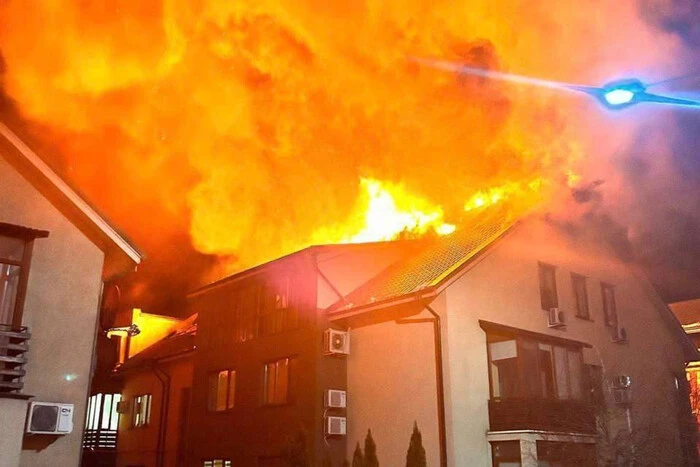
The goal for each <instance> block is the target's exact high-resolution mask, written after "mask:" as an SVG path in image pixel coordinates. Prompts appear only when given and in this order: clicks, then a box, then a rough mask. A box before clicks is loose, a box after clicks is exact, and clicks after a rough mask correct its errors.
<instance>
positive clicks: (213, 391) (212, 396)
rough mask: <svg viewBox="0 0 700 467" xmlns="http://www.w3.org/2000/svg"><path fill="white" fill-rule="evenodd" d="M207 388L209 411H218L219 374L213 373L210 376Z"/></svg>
mask: <svg viewBox="0 0 700 467" xmlns="http://www.w3.org/2000/svg"><path fill="white" fill-rule="evenodd" d="M208 383H209V384H208V387H207V410H209V411H210V412H214V411H215V410H216V397H217V393H218V388H219V374H218V373H213V374H210V375H209V381H208Z"/></svg>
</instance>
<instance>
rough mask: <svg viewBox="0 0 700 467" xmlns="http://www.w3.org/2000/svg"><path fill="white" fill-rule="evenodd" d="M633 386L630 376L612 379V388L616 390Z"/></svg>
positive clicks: (619, 376)
mask: <svg viewBox="0 0 700 467" xmlns="http://www.w3.org/2000/svg"><path fill="white" fill-rule="evenodd" d="M631 385H632V378H630V377H629V375H615V376H613V377H612V387H613V388H615V389H627V388H628V387H630V386H631Z"/></svg>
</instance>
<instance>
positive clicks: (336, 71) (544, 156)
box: [0, 0, 697, 301]
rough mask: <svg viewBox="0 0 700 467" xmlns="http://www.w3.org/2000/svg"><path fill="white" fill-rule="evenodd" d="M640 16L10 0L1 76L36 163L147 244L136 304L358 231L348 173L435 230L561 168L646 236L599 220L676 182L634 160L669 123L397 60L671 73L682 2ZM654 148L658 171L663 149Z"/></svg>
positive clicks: (577, 7)
mask: <svg viewBox="0 0 700 467" xmlns="http://www.w3.org/2000/svg"><path fill="white" fill-rule="evenodd" d="M653 3H654V5H652V6H649V7H645V8H640V4H638V3H636V2H634V1H631V0H626V1H617V2H610V1H608V0H598V1H591V2H573V1H570V2H569V1H565V2H550V1H544V0H542V1H539V2H532V1H525V0H507V1H501V2H492V1H490V0H479V1H473V2H468V4H464V5H461V6H456V5H455V3H454V2H447V1H442V2H430V3H429V4H426V3H425V2H422V1H417V0H416V1H405V0H402V1H397V2H386V1H384V2H379V1H376V2H370V1H346V2H318V1H315V0H305V1H302V2H299V1H294V2H291V1H283V0H276V1H255V2H252V1H251V2H232V3H226V2H223V3H222V2H216V1H211V2H186V1H177V0H172V1H165V2H163V3H158V2H127V1H120V2H111V3H110V4H109V5H110V6H101V5H93V4H88V3H75V2H69V1H66V2H40V3H36V4H33V5H27V4H26V2H20V1H13V0H4V1H0V51H1V53H2V56H3V57H4V61H5V71H4V72H3V73H2V75H0V80H1V81H0V84H1V85H2V87H3V90H4V92H5V93H6V94H7V96H8V97H9V99H11V100H12V101H14V103H15V105H16V108H17V109H18V111H19V113H21V116H22V118H23V120H24V121H25V122H28V125H27V127H26V133H27V134H28V135H29V137H30V138H32V140H33V141H34V142H35V144H36V145H37V146H39V147H41V148H44V150H42V154H43V155H45V157H47V158H49V159H51V162H52V163H53V164H54V165H56V166H57V167H58V168H59V170H60V171H61V172H62V173H63V174H64V175H65V176H66V177H67V178H68V179H69V180H70V181H72V182H73V183H74V184H75V185H77V186H79V187H80V188H81V189H82V191H83V192H85V194H86V195H87V197H88V198H90V199H92V200H93V201H94V203H95V204H97V205H98V206H99V207H100V208H101V209H102V210H103V211H105V212H106V213H107V214H108V216H109V217H110V218H112V219H113V220H114V221H115V222H116V223H117V224H119V225H121V226H122V227H123V228H124V229H125V230H126V231H127V232H128V233H129V234H130V235H131V236H132V237H133V238H134V239H135V240H136V242H137V243H138V244H140V245H141V246H142V247H143V248H144V249H145V250H146V251H147V252H148V254H149V256H150V258H151V260H150V264H147V265H145V266H144V271H142V276H141V279H140V280H141V282H140V283H139V284H138V287H134V288H133V289H132V290H133V291H134V295H133V297H134V299H135V300H137V301H139V300H141V301H144V300H148V298H149V297H148V294H149V293H152V291H154V290H157V291H158V295H161V296H162V295H167V293H165V294H164V293H163V285H162V284H175V287H174V288H173V289H172V290H183V289H185V288H186V287H185V285H184V284H188V285H192V284H193V283H194V282H196V280H203V279H202V277H201V276H200V275H201V273H202V272H203V271H211V266H212V265H213V264H214V263H215V262H216V259H217V258H224V259H225V264H226V265H227V269H226V270H227V271H230V270H231V269H230V267H231V265H233V267H234V268H240V267H246V266H249V265H251V264H255V263H258V262H260V261H264V260H266V259H270V258H274V257H276V256H279V255H281V254H284V253H288V252H290V251H293V250H295V249H298V248H300V247H303V246H305V245H307V244H308V243H309V242H310V241H314V242H318V241H335V240H336V239H337V238H341V237H342V236H344V235H347V234H348V233H352V232H349V230H350V231H351V230H352V229H353V228H354V227H355V226H354V224H353V222H354V217H353V216H354V215H355V209H356V203H357V199H358V194H359V178H360V177H363V176H364V177H367V176H369V177H374V178H377V179H380V180H386V181H391V182H400V183H402V184H404V186H405V187H406V189H407V190H408V191H410V192H412V193H415V194H416V195H419V196H422V197H425V198H426V199H429V200H430V201H431V202H433V203H436V204H439V205H441V206H443V208H444V210H445V213H446V217H447V219H446V220H448V221H450V216H452V217H453V218H454V219H457V218H458V213H459V212H460V210H461V207H462V205H463V203H464V201H465V200H467V199H468V198H469V197H470V196H471V195H472V194H473V193H474V192H476V191H477V190H481V189H485V188H488V187H490V186H494V185H500V184H503V183H506V182H519V181H527V180H531V179H533V178H535V177H541V178H543V179H545V180H547V181H548V183H547V184H546V187H545V188H544V190H545V191H547V193H548V194H549V195H552V196H554V195H555V194H556V193H557V191H556V189H555V187H557V186H559V185H560V184H561V181H562V180H564V179H565V177H566V173H567V172H568V171H569V170H572V171H574V172H577V173H580V174H581V175H582V176H583V182H582V183H588V182H590V181H592V180H597V179H605V180H606V183H605V184H603V185H601V186H600V187H599V188H598V189H599V190H601V192H602V193H603V195H602V197H603V199H602V200H601V201H600V202H599V203H598V204H597V206H599V207H597V208H596V209H599V210H601V212H602V213H603V214H600V215H605V216H607V218H609V219H614V222H617V223H619V224H620V225H621V226H625V227H623V228H624V229H626V231H630V232H633V233H636V237H634V236H633V237H634V238H633V240H635V239H637V240H638V239H640V238H643V236H644V235H651V234H650V233H649V232H654V230H653V229H649V228H646V227H644V226H650V225H651V223H650V222H648V221H647V219H648V218H649V216H648V215H647V213H645V212H641V211H639V210H637V211H632V212H640V214H638V215H633V214H629V215H628V214H625V216H617V215H616V214H614V213H615V212H624V210H621V209H619V206H623V205H624V206H638V205H639V203H636V202H635V200H636V199H637V198H636V196H637V195H636V193H637V187H636V186H635V184H634V183H633V180H632V177H634V176H635V175H634V173H635V170H637V171H644V170H649V171H650V172H649V174H650V175H640V174H638V175H636V176H646V177H649V178H652V179H653V180H654V181H656V182H658V184H659V186H660V185H663V184H664V183H666V184H667V185H668V184H672V179H663V180H661V179H659V178H657V177H656V176H655V175H654V174H656V173H657V172H656V170H657V167H656V166H653V167H652V168H650V169H644V167H646V166H645V164H652V165H653V164H654V162H653V161H651V162H650V161H649V160H648V159H653V157H649V158H644V157H641V156H640V155H639V154H638V152H636V151H635V150H631V149H630V148H632V149H634V148H637V147H646V146H644V145H643V144H642V143H641V142H640V141H639V139H638V138H636V137H635V135H636V134H638V133H637V131H638V130H639V129H640V128H643V129H644V130H645V131H644V133H643V134H648V133H650V132H649V131H647V130H648V128H652V129H655V128H657V126H656V125H657V124H658V123H659V122H661V121H663V120H664V119H666V117H668V118H670V119H675V118H683V117H678V116H676V115H675V114H669V113H664V114H663V115H664V118H661V117H659V116H657V115H656V114H654V112H653V111H641V112H637V111H631V112H629V113H627V114H625V115H622V114H619V115H610V114H606V113H605V112H603V111H602V110H601V109H600V108H598V107H597V106H596V104H595V103H594V102H589V101H587V100H585V99H578V98H575V97H571V96H561V95H558V94H556V93H552V92H551V91H549V90H533V89H530V88H523V87H517V86H504V85H502V84H499V83H493V82H489V81H487V80H484V79H480V78H466V77H456V76H454V75H450V74H447V73H442V72H438V71H435V70H426V69H422V68H421V67H420V66H418V65H417V64H415V63H411V62H410V61H409V60H407V57H409V56H425V57H439V58H441V59H447V60H455V61H459V62H462V63H465V64H468V65H472V66H482V67H489V68H494V69H502V70H507V71H512V72H518V73H523V74H526V75H531V76H539V77H542V78H546V79H556V80H563V81H567V82H580V83H587V84H596V83H602V82H604V81H606V80H608V79H612V78H617V77H620V76H624V75H627V74H635V73H638V72H639V73H642V74H643V76H642V78H649V79H658V78H663V77H664V76H666V75H668V74H669V73H676V72H682V71H683V70H684V68H685V67H684V63H682V62H677V58H678V57H679V56H684V55H683V54H686V53H688V52H687V50H688V47H689V45H692V44H693V43H694V42H693V39H690V37H691V35H690V33H688V32H687V31H694V30H696V29H697V28H696V27H693V25H690V26H688V25H685V26H684V25H683V24H684V23H683V20H684V18H685V21H686V23H687V22H688V19H687V18H688V15H677V14H674V13H672V12H673V11H675V10H673V9H669V8H667V7H668V6H669V5H675V4H678V5H681V2H675V3H673V2H666V3H663V4H661V3H659V2H653ZM689 4H690V5H691V8H692V2H690V3H689ZM681 6H682V5H681ZM640 13H641V14H640ZM679 25H680V26H679ZM49 32H50V33H49ZM678 34H680V35H681V36H683V37H684V38H686V43H683V42H682V41H681V40H680V39H678V37H679V36H678ZM0 69H2V68H0ZM6 107H7V106H6ZM6 112H9V113H12V112H11V111H10V110H6ZM688 118H690V119H692V118H693V117H692V116H691V117H688ZM663 128H665V129H668V130H669V131H670V130H673V131H679V130H678V128H677V126H676V125H675V124H666V123H665V124H664V127H663ZM659 131H662V130H659ZM663 131H666V130H663ZM651 133H652V134H653V133H654V132H653V131H651ZM665 134H668V133H667V132H665ZM611 135H612V136H611ZM661 139H663V138H661ZM679 141H680V140H679ZM654 144H656V146H654V147H655V148H659V152H658V153H657V154H656V156H654V157H657V158H659V159H661V160H663V161H665V162H666V163H665V165H663V169H664V170H667V171H668V170H670V166H671V165H672V164H675V162H672V161H671V156H670V155H671V154H675V153H674V152H673V148H672V147H671V146H670V145H668V144H665V142H663V141H662V142H661V143H660V145H659V144H657V142H655V143H654ZM640 157H641V158H640ZM674 157H677V156H675V155H674ZM635 167H636V169H635ZM628 172H630V173H628ZM671 175H672V173H671V172H666V173H664V174H663V176H664V177H666V176H671ZM650 196H651V195H650ZM670 199H673V198H672V196H671V194H669V200H670ZM688 208H689V209H690V207H689V206H688ZM684 209H685V208H684ZM661 212H665V211H661ZM683 212H685V213H690V212H692V211H687V210H683ZM611 213H613V214H611ZM639 226H642V227H639ZM637 243H639V242H637ZM652 256H653V255H652ZM648 257H651V256H648ZM218 271H219V272H221V271H222V270H218ZM195 278H196V279H195ZM207 278H211V275H210V276H207ZM154 284H155V285H156V286H155V287H154ZM168 290H171V289H168Z"/></svg>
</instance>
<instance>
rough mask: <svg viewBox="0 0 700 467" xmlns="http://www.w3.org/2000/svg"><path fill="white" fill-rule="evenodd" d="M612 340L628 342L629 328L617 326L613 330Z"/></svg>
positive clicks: (620, 342) (617, 342)
mask: <svg viewBox="0 0 700 467" xmlns="http://www.w3.org/2000/svg"><path fill="white" fill-rule="evenodd" d="M612 341H613V342H615V343H616V344H626V343H627V329H625V328H617V329H615V331H613V338H612Z"/></svg>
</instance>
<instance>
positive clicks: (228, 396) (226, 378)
mask: <svg viewBox="0 0 700 467" xmlns="http://www.w3.org/2000/svg"><path fill="white" fill-rule="evenodd" d="M235 401H236V371H235V370H222V371H218V372H216V373H212V374H210V375H209V391H208V394H207V409H208V410H209V411H210V412H223V411H224V410H229V409H232V408H233V407H234V405H235Z"/></svg>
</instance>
